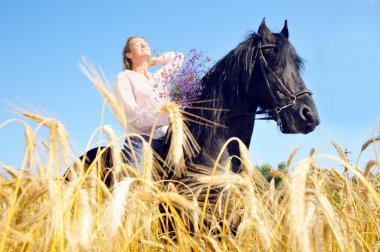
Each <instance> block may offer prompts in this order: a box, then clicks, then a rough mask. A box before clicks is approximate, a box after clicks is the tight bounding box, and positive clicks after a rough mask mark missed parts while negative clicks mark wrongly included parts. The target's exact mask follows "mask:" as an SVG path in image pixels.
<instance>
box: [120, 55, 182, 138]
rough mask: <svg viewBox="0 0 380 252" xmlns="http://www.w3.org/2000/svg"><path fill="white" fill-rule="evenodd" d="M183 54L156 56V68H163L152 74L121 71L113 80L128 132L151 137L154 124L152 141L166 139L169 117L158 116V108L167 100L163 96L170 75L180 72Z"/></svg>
mask: <svg viewBox="0 0 380 252" xmlns="http://www.w3.org/2000/svg"><path fill="white" fill-rule="evenodd" d="M183 61H184V56H183V54H182V53H176V52H167V53H164V54H162V55H161V56H159V57H158V62H157V64H158V65H164V67H162V68H160V69H159V70H157V71H156V72H155V73H153V74H152V73H148V78H146V77H145V76H144V75H143V74H141V73H138V72H134V71H131V70H124V71H123V72H120V73H119V74H118V75H117V77H116V79H115V96H116V99H117V100H118V102H119V103H120V104H121V106H122V107H123V109H124V112H125V116H126V118H127V125H128V126H127V127H128V128H127V132H128V133H137V134H140V135H146V136H150V133H151V130H152V127H153V124H154V122H156V121H157V122H156V129H155V131H154V134H153V138H154V139H158V138H161V137H163V136H165V134H166V131H167V129H168V126H169V120H168V119H169V118H168V115H165V116H161V117H159V115H158V113H159V111H160V109H161V106H162V105H163V104H164V103H165V102H166V101H167V99H165V98H162V93H163V92H167V88H166V87H167V84H168V83H169V82H170V80H171V76H173V74H174V73H176V72H177V71H178V70H180V69H181V66H182V64H183Z"/></svg>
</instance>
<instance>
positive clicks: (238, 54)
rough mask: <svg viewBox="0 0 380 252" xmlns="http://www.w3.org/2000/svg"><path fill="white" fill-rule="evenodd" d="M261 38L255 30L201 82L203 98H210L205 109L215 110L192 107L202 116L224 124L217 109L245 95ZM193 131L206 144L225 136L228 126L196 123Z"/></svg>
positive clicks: (227, 106)
mask: <svg viewBox="0 0 380 252" xmlns="http://www.w3.org/2000/svg"><path fill="white" fill-rule="evenodd" d="M258 39H259V35H257V33H254V32H252V33H251V34H249V35H248V36H247V38H246V40H244V41H243V42H241V43H240V44H238V46H237V47H236V48H234V49H233V50H231V51H230V52H229V53H228V54H227V55H226V56H224V57H223V58H222V59H220V60H219V61H218V62H217V63H216V64H215V65H214V66H213V67H212V68H211V69H210V70H209V72H208V73H206V74H205V76H204V77H203V78H202V83H203V85H204V86H205V88H204V89H203V91H202V95H201V96H200V97H199V100H200V101H209V102H206V103H205V104H203V105H202V106H203V107H205V108H213V109H215V110H202V109H201V110H192V109H191V107H190V108H189V110H191V112H192V113H195V114H197V115H199V116H201V117H202V118H206V119H209V120H212V121H214V122H216V123H218V124H222V125H223V124H224V119H223V117H222V116H221V114H222V112H221V111H220V110H216V109H229V108H230V107H231V104H234V103H235V102H236V100H238V99H241V98H242V96H244V95H246V87H247V86H248V85H249V83H248V82H249V81H250V80H251V75H252V71H253V66H252V63H253V62H252V61H253V59H254V56H255V55H254V53H255V49H256V44H257V41H258ZM192 133H193V135H194V137H195V139H197V140H198V141H199V140H201V139H203V140H205V143H210V142H212V141H210V140H212V139H214V137H216V136H220V134H222V135H226V134H227V132H226V129H224V128H222V127H218V126H214V127H203V126H202V125H197V124H195V125H193V128H192Z"/></svg>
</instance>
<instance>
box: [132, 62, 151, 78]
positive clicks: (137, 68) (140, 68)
mask: <svg viewBox="0 0 380 252" xmlns="http://www.w3.org/2000/svg"><path fill="white" fill-rule="evenodd" d="M132 71H134V72H138V73H141V74H143V75H144V76H145V77H148V61H143V62H141V63H140V64H133V67H132Z"/></svg>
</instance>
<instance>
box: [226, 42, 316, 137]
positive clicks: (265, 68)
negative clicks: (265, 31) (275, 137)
mask: <svg viewBox="0 0 380 252" xmlns="http://www.w3.org/2000/svg"><path fill="white" fill-rule="evenodd" d="M276 46H277V45H276V44H265V45H262V44H261V42H259V44H258V45H257V50H256V54H255V56H254V59H253V63H252V67H254V66H255V63H256V59H257V58H259V63H260V70H261V74H262V76H263V78H264V82H265V85H266V88H267V90H268V92H269V94H270V96H271V97H272V100H273V103H274V104H275V106H274V107H273V108H270V109H264V110H258V111H257V112H256V113H248V114H238V115H233V117H235V116H252V115H254V114H258V115H262V114H269V115H270V116H268V117H262V118H256V120H272V119H274V120H276V122H277V124H278V125H279V126H280V128H281V130H282V121H281V116H280V113H281V111H282V110H283V109H286V108H288V107H291V106H293V105H294V104H296V102H297V98H298V97H300V96H302V95H305V94H309V95H312V92H311V91H310V90H309V89H304V90H302V91H300V92H298V93H295V94H293V93H292V92H291V91H290V90H289V89H288V88H287V87H286V86H285V85H284V83H283V82H282V81H281V79H280V78H279V77H278V75H277V74H276V73H275V72H274V71H273V70H272V69H271V68H270V67H269V64H268V61H267V60H266V58H265V56H264V54H263V50H265V49H270V48H275V47H276ZM267 72H268V73H269V74H272V75H273V76H274V78H275V80H276V82H275V83H278V84H279V88H280V92H282V93H283V94H284V95H285V98H282V99H278V98H277V97H276V95H275V94H274V92H273V89H272V87H271V84H270V82H269V80H268V76H267Z"/></svg>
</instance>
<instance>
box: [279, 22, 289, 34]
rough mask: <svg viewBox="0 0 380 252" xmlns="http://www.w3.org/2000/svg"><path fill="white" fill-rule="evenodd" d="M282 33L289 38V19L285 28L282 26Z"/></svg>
mask: <svg viewBox="0 0 380 252" xmlns="http://www.w3.org/2000/svg"><path fill="white" fill-rule="evenodd" d="M280 34H282V35H283V36H284V37H285V38H289V30H288V20H285V24H284V28H282V30H281V32H280Z"/></svg>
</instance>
